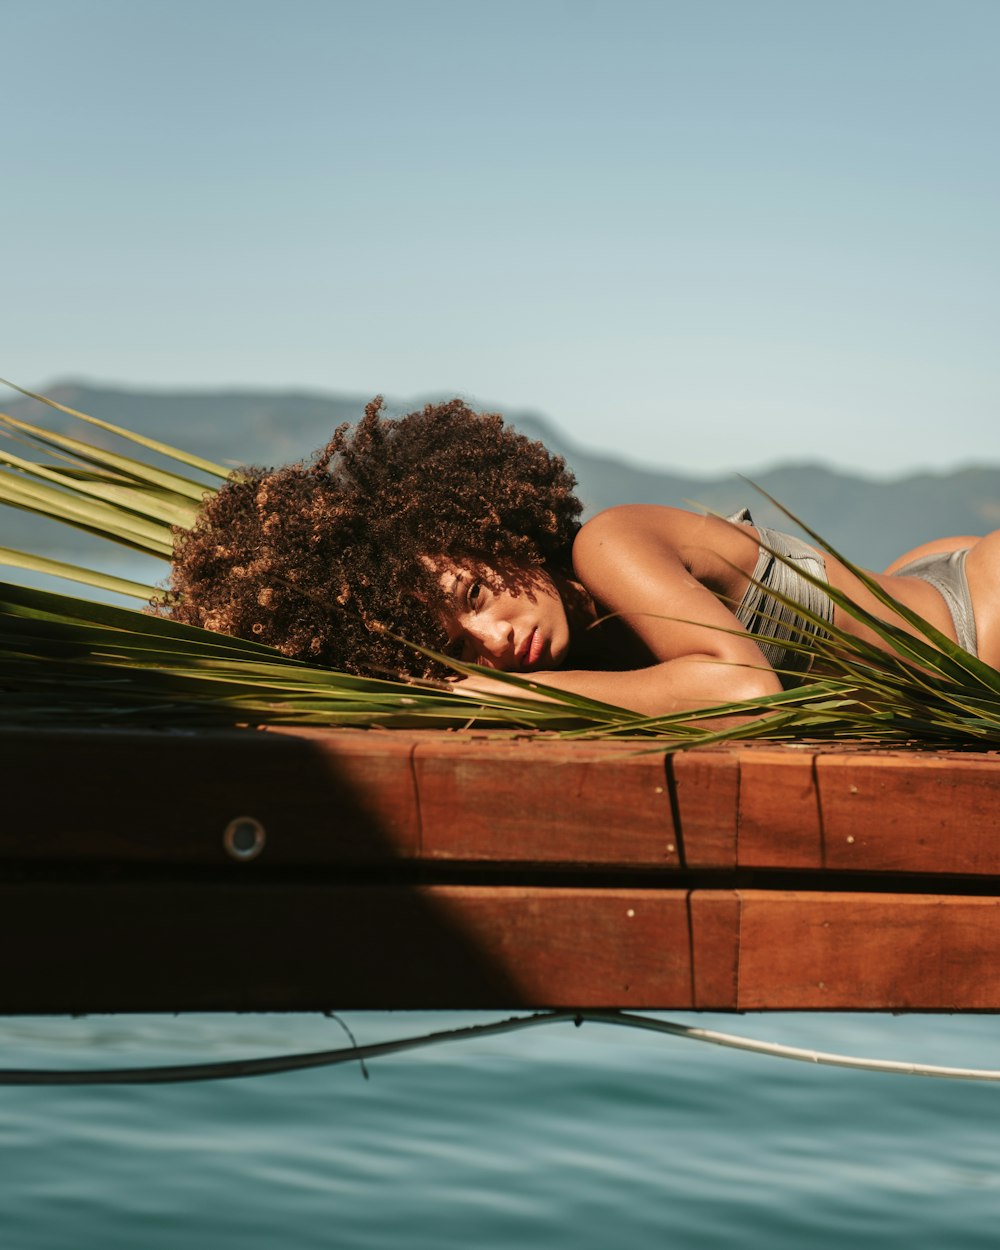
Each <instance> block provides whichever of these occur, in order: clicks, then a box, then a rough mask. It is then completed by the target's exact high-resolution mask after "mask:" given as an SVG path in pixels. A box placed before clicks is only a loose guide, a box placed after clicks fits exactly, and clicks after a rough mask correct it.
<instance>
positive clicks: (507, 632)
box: [473, 618, 514, 662]
mask: <svg viewBox="0 0 1000 1250" xmlns="http://www.w3.org/2000/svg"><path fill="white" fill-rule="evenodd" d="M473 632H474V636H475V640H476V643H477V644H478V646H479V648H480V650H481V652H482V654H483V656H484V657H485V658H487V659H490V660H497V661H501V662H502V661H504V660H509V659H510V658H511V657H512V656H513V654H514V627H513V625H511V623H510V621H504V620H499V619H498V620H492V621H491V620H485V619H482V618H480V619H479V620H478V621H477V622H476V626H475V629H474V631H473Z"/></svg>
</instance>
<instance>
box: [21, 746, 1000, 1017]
mask: <svg viewBox="0 0 1000 1250" xmlns="http://www.w3.org/2000/svg"><path fill="white" fill-rule="evenodd" d="M0 761H2V764H0V770H2V772H0V775H2V780H3V793H4V799H5V801H4V819H3V821H2V822H0V950H2V952H3V955H2V965H0V966H2V972H0V1013H5V1014H22V1013H70V1012H74V1013H75V1012H105V1011H150V1012H166V1011H258V1010H260V1011H285V1010H315V1009H321V1010H325V1009H331V1010H337V1009H349V1008H350V1009H363V1008H378V1009H388V1008H398V1009H405V1008H481V1007H482V1008H504V1009H506V1008H516V1007H570V1008H572V1007H580V1008H585V1007H606V1008H607V1007H610V1008H630V1009H635V1008H673V1009H705V1010H713V1011H757V1010H807V1011H815V1010H880V1011H881V1010H892V1011H927V1010H934V1011H996V1010H1000V828H998V826H1000V819H998V811H1000V756H998V755H997V754H993V753H989V754H971V753H970V754H963V753H947V754H936V753H932V752H923V751H913V752H904V751H898V750H865V749H859V748H857V747H847V746H845V747H842V748H840V747H836V746H829V745H806V746H783V747H776V746H764V745H748V744H738V745H736V746H731V747H726V748H717V749H702V750H697V751H691V752H685V753H681V754H678V755H675V756H672V757H664V756H663V755H662V754H660V753H658V752H656V751H655V750H651V749H650V746H649V744H648V743H647V744H637V743H606V744H605V743H593V742H572V743H570V742H560V741H559V740H555V739H552V738H550V737H545V736H536V735H520V736H519V735H497V734H487V733H449V732H442V731H436V732H435V731H425V732H413V733H408V732H400V731H393V732H388V731H382V732H379V731H368V732H365V731H361V730H340V731H318V730H305V729H296V730H281V731H276V730H267V731H260V730H229V731H206V730H196V731H183V730H173V731H167V730H163V731H158V730H149V729H120V730H118V729H114V730H112V729H88V728H80V729H73V728H66V729H64V730H61V731H58V732H55V731H52V730H50V729H46V730H34V729H24V728H17V727H6V728H3V729H0Z"/></svg>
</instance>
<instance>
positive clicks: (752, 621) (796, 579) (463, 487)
mask: <svg viewBox="0 0 1000 1250" xmlns="http://www.w3.org/2000/svg"><path fill="white" fill-rule="evenodd" d="M574 485H575V480H574V478H573V476H572V475H571V474H570V473H569V472H568V471H567V469H566V466H565V463H564V461H563V460H562V459H561V458H560V457H558V456H553V455H551V454H550V453H549V452H548V451H547V450H546V449H545V448H544V447H543V446H542V444H541V443H537V442H532V441H531V440H529V439H527V438H525V437H523V436H522V435H519V434H516V433H514V431H512V430H511V429H509V428H507V427H505V426H504V424H503V421H502V418H500V417H499V416H496V415H490V414H477V413H474V412H472V411H471V410H470V409H469V408H467V407H466V406H465V405H464V404H463V403H462V402H461V401H459V400H452V401H451V402H449V403H445V404H440V405H431V406H428V407H427V408H425V409H424V410H423V411H422V412H418V413H411V414H410V415H408V416H406V417H403V418H400V419H398V420H390V419H388V418H386V417H385V416H384V415H383V413H382V411H381V400H380V399H377V400H374V401H373V402H372V403H371V404H369V405H368V407H367V408H366V410H365V416H364V418H363V420H362V421H361V422H359V424H358V425H357V427H355V429H354V430H353V431H349V430H348V427H346V426H342V427H341V428H340V429H338V430H337V432H336V434H335V435H334V437H333V439H332V440H331V441H330V443H329V444H328V445H327V446H326V447H325V448H324V449H323V450H322V451H321V452H319V453H318V454H317V456H316V457H315V459H314V460H313V461H312V462H311V463H310V464H307V465H291V466H287V467H285V468H281V469H277V470H273V471H270V470H259V469H248V470H244V471H243V472H242V473H241V474H239V475H237V477H236V478H235V479H234V480H233V481H232V482H231V483H230V484H228V485H227V486H226V487H224V488H223V490H221V491H220V492H219V494H218V495H217V496H215V497H214V498H212V499H211V500H210V501H209V502H208V503H207V504H206V507H205V509H204V511H203V514H202V516H201V518H200V520H199V522H198V524H197V525H196V526H195V527H194V529H192V530H191V531H190V532H189V533H186V534H180V535H178V544H177V550H176V553H175V561H174V570H173V575H172V580H171V592H170V595H169V597H168V602H167V607H166V610H167V611H168V612H169V613H170V614H171V615H173V616H174V617H176V618H178V619H180V620H183V621H186V622H189V623H191V624H198V625H203V626H206V627H207V628H209V629H215V630H220V631H222V632H226V633H231V634H236V635H239V636H242V637H248V638H256V639H258V640H259V641H261V642H265V643H269V644H271V645H272V646H274V647H276V648H277V649H278V650H279V651H282V652H283V653H284V654H286V655H290V656H295V657H298V658H302V659H305V660H311V661H318V662H320V663H324V664H328V665H330V666H331V667H334V668H341V669H345V670H347V671H349V672H355V673H370V674H375V675H393V676H394V675H397V674H400V673H407V674H411V675H415V676H430V675H434V674H435V673H436V674H438V675H445V674H447V672H448V670H446V669H444V668H443V667H442V666H440V665H439V664H437V663H435V662H434V661H431V660H428V659H426V658H425V657H424V656H423V654H422V653H420V652H418V651H415V650H414V649H413V647H412V646H409V645H408V644H409V643H415V644H417V645H418V646H421V647H424V648H428V649H431V650H435V651H445V652H447V653H449V654H451V655H452V656H454V657H456V658H459V659H461V660H464V661H467V662H471V663H478V664H480V665H482V666H484V667H485V668H487V669H490V668H493V669H498V670H502V671H505V672H518V673H524V674H530V676H531V678H532V680H533V681H535V682H537V683H538V685H539V686H541V687H548V688H551V689H553V690H564V691H570V692H573V693H577V694H581V695H585V696H587V697H589V698H593V699H597V700H600V701H603V702H607V703H613V704H617V705H619V706H622V707H626V708H631V709H634V710H635V711H637V712H640V713H644V714H649V715H660V714H666V713H671V712H677V711H683V710H687V709H691V708H697V707H705V706H710V705H715V704H720V703H727V702H732V701H741V700H745V699H754V698H759V697H761V696H765V695H768V694H772V693H776V692H777V691H779V690H780V689H781V688H782V686H783V685H786V686H787V685H793V684H796V683H797V682H798V681H800V680H801V679H802V676H803V673H804V671H806V670H807V669H808V666H809V662H810V658H811V657H810V654H809V651H808V645H809V642H810V639H814V638H815V636H816V634H817V633H818V632H820V631H822V628H823V625H824V623H827V624H828V623H830V622H831V621H832V622H833V623H834V624H835V625H836V626H838V627H840V628H842V629H845V630H847V631H848V632H850V633H852V634H854V635H856V636H858V637H861V638H864V639H866V640H868V641H871V642H875V643H876V644H878V638H877V637H876V635H875V634H874V633H873V632H872V631H870V630H869V629H868V628H867V627H866V626H864V625H862V624H860V623H859V622H858V621H856V620H855V619H854V618H853V617H851V616H849V615H848V614H846V613H843V612H842V611H841V610H840V609H839V608H836V607H834V605H833V603H832V602H831V600H830V598H829V597H828V596H827V595H826V594H825V593H824V591H823V589H822V586H823V584H824V583H827V584H829V585H830V586H833V587H835V588H836V589H838V590H841V591H843V592H845V593H846V594H847V595H849V596H850V597H851V598H852V599H853V600H854V601H855V602H856V603H858V604H859V605H860V606H861V607H863V608H866V609H868V610H869V611H871V612H873V613H874V614H875V615H877V616H880V617H883V618H886V619H889V620H890V621H892V622H893V623H894V624H897V625H899V626H901V627H902V628H903V629H909V630H910V631H911V632H914V631H912V629H911V627H910V626H908V625H907V624H906V623H905V622H904V621H903V620H901V619H900V618H898V617H897V616H896V614H895V613H890V612H888V610H887V609H886V608H884V607H883V606H882V605H881V604H880V603H879V601H878V600H877V599H876V598H875V596H874V595H872V593H871V592H870V591H869V590H868V589H867V588H866V587H865V586H864V584H863V583H862V582H860V581H859V580H858V578H856V577H855V576H854V575H853V574H852V573H850V572H849V570H848V569H847V568H845V567H844V566H843V565H842V564H841V563H840V562H839V561H837V560H835V559H832V558H831V557H829V556H823V555H821V554H820V553H818V552H817V551H816V550H815V549H814V548H812V547H810V546H808V545H807V544H805V543H802V542H800V541H799V540H797V539H794V538H790V537H788V536H786V535H783V534H779V533H777V532H776V531H772V530H765V529H763V528H761V527H756V526H754V525H753V523H752V521H751V519H750V517H749V514H748V513H743V514H739V515H738V516H736V517H734V518H731V519H730V520H728V521H727V520H722V519H719V518H716V517H710V516H709V517H705V516H698V515H695V514H694V513H690V512H686V511H682V510H680V509H675V508H664V507H655V506H651V505H629V506H624V507H618V508H612V509H609V510H608V511H606V512H603V513H601V514H599V515H598V516H596V517H594V518H593V519H592V520H590V521H588V522H587V523H586V524H584V525H582V526H581V525H579V524H578V517H579V514H580V510H581V509H580V504H579V501H578V500H577V498H576V496H575V495H574V493H573V487H574ZM965 551H967V555H965V554H961V555H954V556H952V555H950V553H955V552H965ZM775 553H780V556H782V557H783V559H782V558H777V556H776V555H775ZM913 561H917V563H916V565H914V564H913V563H912V562H913ZM876 581H877V582H878V583H879V584H880V585H881V586H882V587H883V588H884V589H885V590H886V591H888V592H889V593H890V594H891V595H892V596H893V597H894V598H896V599H897V600H898V601H899V602H900V603H902V604H903V605H905V606H906V607H908V608H910V609H912V610H913V611H915V612H917V613H918V614H919V615H920V616H922V617H923V618H925V619H926V620H927V621H929V622H930V623H931V624H932V625H934V626H935V627H936V628H937V629H938V630H940V631H941V632H942V633H943V634H945V635H947V636H948V637H949V638H952V639H954V640H956V641H961V643H962V644H963V645H964V646H966V647H967V648H968V649H970V650H972V651H974V652H975V651H976V649H977V647H978V654H979V656H980V657H981V658H982V659H983V660H985V661H986V663H988V664H990V665H992V666H993V667H1000V620H998V617H1000V595H998V594H996V593H995V588H996V587H997V586H1000V531H997V532H996V533H994V534H992V535H990V536H989V537H987V538H984V539H977V538H974V537H962V538H951V539H942V540H939V541H938V542H934V543H927V544H924V546H922V547H920V548H917V549H916V550H915V551H912V552H909V553H908V554H907V555H906V556H903V557H901V559H900V560H899V561H897V562H896V563H895V564H894V565H892V566H891V567H890V568H889V569H888V570H887V571H886V573H885V574H883V575H881V576H879V577H876ZM769 591H773V592H775V594H777V595H778V596H780V597H783V598H788V599H792V600H794V601H795V602H796V603H799V604H802V605H803V607H804V608H805V612H804V613H796V612H793V611H790V610H788V609H787V607H785V606H783V604H782V602H781V599H780V598H772V597H771V595H770V594H769V593H768V592H769ZM403 640H405V641H403ZM879 645H880V644H879ZM498 686H501V688H502V689H503V691H504V693H510V687H509V686H507V685H506V684H501V683H498V682H496V681H495V680H494V681H491V680H490V679H489V678H488V677H487V676H485V675H484V676H483V677H478V676H477V677H474V678H466V679H464V680H463V681H460V682H457V683H456V689H460V690H462V691H463V692H465V693H469V694H477V693H487V692H489V691H490V690H493V689H496V688H497V687H498ZM539 693H540V694H541V693H542V692H539Z"/></svg>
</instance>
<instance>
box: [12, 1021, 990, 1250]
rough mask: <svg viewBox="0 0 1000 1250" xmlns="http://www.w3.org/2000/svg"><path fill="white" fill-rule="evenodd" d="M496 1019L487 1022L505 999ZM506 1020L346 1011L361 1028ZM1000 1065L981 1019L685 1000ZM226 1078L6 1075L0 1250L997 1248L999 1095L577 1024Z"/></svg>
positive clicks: (844, 1045)
mask: <svg viewBox="0 0 1000 1250" xmlns="http://www.w3.org/2000/svg"><path fill="white" fill-rule="evenodd" d="M499 1014H500V1013H497V1016H499ZM490 1018H495V1017H493V1016H489V1015H485V1014H477V1015H468V1014H467V1015H462V1016H457V1015H455V1014H451V1013H449V1014H448V1015H437V1014H430V1013H427V1014H414V1013H400V1014H395V1015H389V1014H384V1015H383V1014H378V1015H375V1014H364V1013H353V1014H349V1015H347V1016H346V1017H345V1019H346V1021H347V1023H349V1024H350V1026H351V1028H352V1029H353V1031H354V1032H355V1034H356V1035H357V1037H358V1040H359V1041H361V1042H368V1041H374V1040H378V1039H380V1038H383V1037H391V1036H401V1035H405V1034H409V1033H413V1032H418V1031H426V1030H430V1029H438V1028H442V1027H450V1026H454V1025H458V1024H463V1023H472V1022H475V1021H478V1020H483V1019H490ZM667 1018H670V1019H679V1020H684V1021H687V1022H689V1023H697V1024H701V1025H705V1026H707V1027H715V1028H720V1029H723V1030H726V1031H732V1032H742V1033H745V1034H748V1035H753V1036H757V1037H764V1038H767V1039H769V1040H776V1041H782V1042H787V1043H791V1044H795V1045H801V1046H808V1047H813V1048H816V1049H824V1050H842V1051H847V1052H850V1053H856V1054H870V1055H878V1056H881V1057H883V1058H902V1059H912V1060H920V1061H923V1062H928V1063H939V1064H953V1065H967V1066H984V1067H1000V1045H998V1043H1000V1020H998V1019H996V1018H994V1017H898V1018H892V1017H882V1016H849V1015H838V1016H826V1017H824V1016H792V1015H784V1016H755V1017H726V1016H683V1015H679V1014H674V1013H670V1014H669V1015H668V1017H667ZM343 1043H344V1037H343V1034H342V1033H341V1031H340V1029H339V1028H338V1026H337V1025H336V1023H334V1022H333V1021H330V1020H326V1019H323V1018H322V1017H310V1016H291V1017H266V1016H233V1017H223V1016H191V1017H180V1018H167V1017H162V1018H161V1017H156V1018H154V1017H139V1018H136V1017H131V1018H130V1017H95V1018H85V1019H80V1020H60V1019H44V1020H37V1019H30V1020H16V1019H15V1020H6V1021H0V1066H3V1067H13V1066H74V1065H96V1066H114V1065H124V1064H130V1063H134V1064H140V1063H157V1062H164V1063H177V1062H184V1061H187V1060H204V1059H225V1058H237V1057H240V1058H242V1057H247V1056H251V1055H257V1054H262V1053H275V1052H280V1051H286V1050H309V1049H324V1048H329V1047H336V1046H340V1045H342V1044H343ZM369 1071H370V1079H369V1080H367V1081H366V1080H365V1079H364V1078H363V1077H362V1075H361V1072H360V1070H359V1068H358V1067H357V1065H354V1064H351V1065H349V1066H342V1067H338V1068H331V1069H325V1070H323V1069H320V1070H316V1071H312V1072H302V1073H294V1074H288V1075H281V1076H270V1077H262V1078H253V1079H249V1080H242V1081H234V1082H227V1083H215V1084H201V1085H186V1086H158V1087H118V1088H97V1089H82V1088H74V1089H41V1088H4V1089H0V1245H2V1247H3V1250H42V1248H43V1247H44V1248H45V1250H48V1248H53V1250H54V1248H55V1247H59V1248H60V1250H61V1248H63V1247H69V1246H72V1247H91V1246H93V1247H98V1246H100V1247H102V1248H107V1250H113V1248H115V1247H123V1248H124V1247H128V1248H129V1250H134V1248H135V1247H144V1248H147V1250H160V1248H163V1247H171V1248H172V1247H179V1246H190V1245H194V1246H212V1247H234V1248H235V1247H240V1250H258V1248H260V1250H263V1248H264V1247H268V1248H270V1247H297V1248H299V1250H309V1248H311V1247H329V1246H345V1247H387V1246H395V1245H405V1246H407V1247H414V1250H424V1248H426V1250H441V1248H442V1247H452V1246H454V1247H459V1246H461V1247H467V1246H469V1245H473V1246H476V1247H478V1248H480V1250H493V1248H497V1250H499V1248H500V1247H504V1248H506V1247H510V1246H512V1245H514V1244H518V1245H524V1246H530V1247H544V1248H549V1247H553V1248H554V1247H560V1248H561V1247H566V1250H569V1248H570V1247H572V1248H573V1250H590V1248H593V1250H607V1248H608V1247H613V1246H618V1245H627V1246H629V1247H633V1248H636V1250H638V1248H644V1247H654V1246H655V1247H662V1246H664V1245H671V1246H681V1247H706V1248H708V1247H713V1248H714V1247H730V1246H733V1245H740V1246H768V1247H789V1248H791V1247H795V1248H796V1250H801V1247H803V1246H810V1247H812V1246H834V1245H837V1246H842V1245H843V1244H844V1242H845V1240H846V1239H848V1238H850V1239H852V1240H853V1241H854V1242H855V1244H857V1245H860V1246H867V1245H878V1246H899V1247H904V1246H905V1247H907V1248H908V1250H912V1248H914V1247H927V1248H928V1250H930V1248H931V1247H934V1248H935V1250H937V1248H938V1247H941V1246H942V1245H945V1244H953V1245H960V1246H962V1247H978V1246H984V1247H985V1246H990V1247H995V1246H996V1244H997V1240H998V1236H1000V1233H998V1217H1000V1088H998V1087H995V1086H987V1085H978V1084H968V1083H959V1082H953V1081H942V1080H926V1079H918V1078H914V1077H901V1076H885V1075H874V1074H870V1073H858V1072H849V1071H843V1070H836V1069H830V1068H820V1067H816V1066H814V1065H807V1064H799V1063H792V1062H789V1061H784V1060H777V1059H771V1058H762V1057H759V1056H753V1055H747V1054H740V1053H737V1052H734V1051H729V1050H720V1049H718V1048H716V1047H711V1046H707V1045H703V1044H699V1043H694V1042H691V1041H687V1040H682V1039H676V1038H671V1037H663V1036H657V1035H651V1034H645V1033H632V1032H629V1031H625V1030H622V1029H618V1028H610V1027H605V1026H601V1025H597V1024H585V1025H583V1027H582V1028H580V1029H576V1028H574V1027H573V1026H572V1025H571V1024H566V1025H562V1024H561V1025H557V1026H547V1027H545V1028H542V1029H537V1030H532V1031H529V1032H525V1033H520V1034H512V1035H507V1036H503V1037H499V1038H492V1039H485V1040H470V1041H465V1042H461V1043H454V1044H450V1045H447V1046H440V1047H437V1048H434V1049H429V1050H425V1051H417V1052H411V1053H408V1054H404V1055H399V1056H392V1057H389V1058H383V1059H378V1060H374V1061H372V1062H371V1063H370V1065H369Z"/></svg>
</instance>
